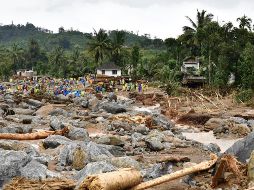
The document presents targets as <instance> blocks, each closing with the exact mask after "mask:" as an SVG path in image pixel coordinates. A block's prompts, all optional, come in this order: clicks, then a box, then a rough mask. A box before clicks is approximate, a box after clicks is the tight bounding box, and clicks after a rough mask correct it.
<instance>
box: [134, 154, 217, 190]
mask: <svg viewBox="0 0 254 190" xmlns="http://www.w3.org/2000/svg"><path fill="white" fill-rule="evenodd" d="M217 159H218V157H217V156H216V155H215V154H212V155H211V160H209V161H206V162H202V163H200V164H197V165H195V166H192V167H189V168H184V169H183V170H180V171H176V172H174V173H172V174H167V175H164V176H162V177H159V178H157V179H153V180H150V181H147V182H143V183H141V184H139V185H137V186H136V187H133V188H132V189H131V190H143V189H147V188H150V187H153V186H156V185H159V184H162V183H165V182H168V181H172V180H175V179H178V178H180V177H183V176H186V175H190V174H193V173H196V172H199V171H204V170H208V169H209V168H211V167H212V166H213V165H214V164H215V163H216V162H217Z"/></svg>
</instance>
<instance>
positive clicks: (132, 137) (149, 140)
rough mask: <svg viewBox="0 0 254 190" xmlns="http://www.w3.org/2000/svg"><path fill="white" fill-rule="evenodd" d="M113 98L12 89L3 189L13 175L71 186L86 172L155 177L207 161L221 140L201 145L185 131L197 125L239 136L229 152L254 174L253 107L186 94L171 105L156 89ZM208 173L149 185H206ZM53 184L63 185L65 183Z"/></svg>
mask: <svg viewBox="0 0 254 190" xmlns="http://www.w3.org/2000/svg"><path fill="white" fill-rule="evenodd" d="M112 96H113V94H108V95H104V96H103V97H100V98H99V99H98V98H97V97H96V96H95V95H91V94H89V95H86V96H85V97H81V98H74V99H66V97H64V96H58V97H56V99H57V101H55V100H54V101H50V100H49V99H41V98H36V97H26V98H20V97H18V98H17V97H16V96H15V95H13V94H5V95H4V96H1V99H0V101H1V104H0V114H1V119H0V139H1V140H0V189H1V188H2V189H12V188H14V187H15V185H14V187H12V188H11V185H10V183H12V185H13V183H14V184H15V179H16V177H20V178H21V179H24V178H25V179H28V180H37V181H40V180H53V179H61V180H71V181H72V183H70V184H72V185H71V186H70V187H69V188H70V189H74V188H76V189H78V188H79V185H80V183H81V182H82V181H83V180H84V179H85V178H86V177H87V176H89V175H93V174H99V173H105V172H112V171H117V170H119V169H121V168H134V169H136V170H138V171H140V172H141V174H142V177H143V180H144V181H148V180H151V179H155V178H158V177H160V176H163V175H166V174H169V173H173V172H174V171H178V170H181V169H184V168H187V167H189V166H191V165H195V163H200V162H202V161H206V160H209V155H210V153H214V154H217V155H218V156H221V155H222V153H221V150H220V147H219V146H218V145H216V144H213V143H210V144H202V143H200V142H197V141H194V140H191V139H186V137H185V136H184V135H183V132H202V131H205V132H206V131H213V133H214V135H215V136H216V137H217V138H225V137H226V138H229V137H230V138H236V137H237V138H238V137H241V138H243V139H242V140H241V141H238V142H236V143H235V144H234V145H233V146H232V147H231V148H229V149H228V150H227V151H226V153H228V154H231V155H233V156H235V157H236V158H237V159H238V161H239V162H241V163H243V164H246V163H248V160H249V163H250V164H249V173H248V175H249V177H250V179H254V173H253V171H252V170H253V166H252V165H253V163H252V162H253V161H254V157H253V154H252V150H253V149H254V145H253V142H254V133H253V132H252V131H253V129H254V120H253V118H254V117H253V115H254V114H253V110H251V109H249V108H248V109H249V110H245V112H237V113H233V112H234V111H236V110H237V109H235V110H231V111H230V112H227V111H225V110H221V112H218V111H217V112H215V111H213V112H208V113H203V112H201V111H200V110H198V109H196V108H195V104H193V105H192V106H189V105H187V104H186V103H185V104H183V100H181V101H178V100H177V105H178V107H174V106H172V104H169V101H168V96H167V95H165V94H163V93H161V92H158V93H150V94H130V95H129V97H120V96H119V97H117V100H116V98H115V97H112ZM115 100H116V101H115ZM179 104H182V106H181V107H179ZM197 107H198V105H197ZM246 109H247V108H246ZM175 123H178V124H177V125H176V124H175ZM179 123H180V124H188V127H183V126H182V125H179ZM65 128H68V131H67V133H64V134H62V135H61V134H57V133H54V132H53V131H61V130H63V129H65ZM43 131H52V132H53V134H52V133H50V135H48V137H46V138H41V139H38V136H37V137H35V138H34V139H31V140H27V139H24V140H12V139H11V138H13V136H12V135H13V134H14V135H20V134H33V133H36V132H37V133H40V132H43ZM1 134H2V136H1ZM6 134H11V135H10V136H11V138H10V139H9V140H6V139H4V137H3V135H6ZM197 134H198V133H197ZM252 158H253V159H252ZM234 171H235V170H234ZM213 173H214V169H210V170H209V171H206V172H201V173H198V174H195V175H187V176H185V177H182V178H180V179H176V180H174V181H171V182H167V183H164V184H162V185H158V186H156V187H153V188H151V189H165V190H166V189H211V188H212V187H211V178H212V174H213ZM228 173H229V174H232V172H231V173H230V171H229V172H228ZM229 174H228V175H229ZM233 174H236V173H234V172H233ZM17 181H18V182H21V181H22V180H21V181H19V180H17ZM17 181H16V182H17ZM33 183H34V182H33ZM33 183H31V182H30V183H28V184H30V185H31V184H33ZM68 183H69V182H68ZM16 184H18V183H16ZM45 184H46V183H45ZM58 184H59V189H61V188H60V186H61V185H62V184H64V182H62V181H61V182H58ZM246 184H247V183H232V184H227V186H225V187H223V188H226V189H231V188H238V189H242V188H245V187H247V185H246ZM64 185H65V184H64ZM64 185H63V188H62V189H64V188H65V186H64ZM223 185H225V184H224V183H223ZM23 188H24V187H23ZM17 189H18V188H17ZM21 189H22V188H21ZM42 189H43V188H42ZM52 189H53V187H52Z"/></svg>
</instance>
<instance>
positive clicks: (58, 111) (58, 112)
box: [49, 108, 69, 117]
mask: <svg viewBox="0 0 254 190" xmlns="http://www.w3.org/2000/svg"><path fill="white" fill-rule="evenodd" d="M49 115H51V116H59V115H62V116H64V117H68V116H69V114H68V112H67V111H66V110H64V109H62V108H56V109H54V110H52V111H50V112H49Z"/></svg>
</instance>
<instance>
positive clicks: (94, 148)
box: [87, 142, 113, 161]
mask: <svg viewBox="0 0 254 190" xmlns="http://www.w3.org/2000/svg"><path fill="white" fill-rule="evenodd" d="M87 152H88V153H89V155H90V158H91V160H92V161H100V160H104V159H107V158H110V157H113V155H112V154H111V153H110V152H109V151H108V150H107V149H106V148H105V147H103V146H98V145H97V144H96V143H94V142H89V143H88V145H87Z"/></svg>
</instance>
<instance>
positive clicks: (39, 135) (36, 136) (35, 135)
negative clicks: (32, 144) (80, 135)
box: [0, 127, 69, 140]
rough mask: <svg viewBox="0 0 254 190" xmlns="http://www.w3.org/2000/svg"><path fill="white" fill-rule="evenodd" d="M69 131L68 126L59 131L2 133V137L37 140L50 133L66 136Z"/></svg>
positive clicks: (0, 134)
mask: <svg viewBox="0 0 254 190" xmlns="http://www.w3.org/2000/svg"><path fill="white" fill-rule="evenodd" d="M68 133H69V129H68V127H65V128H63V129H62V130H57V131H38V132H34V133H26V134H17V133H0V139H10V140H36V139H45V138H47V137H48V136H50V135H62V136H65V135H66V134H68Z"/></svg>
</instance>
